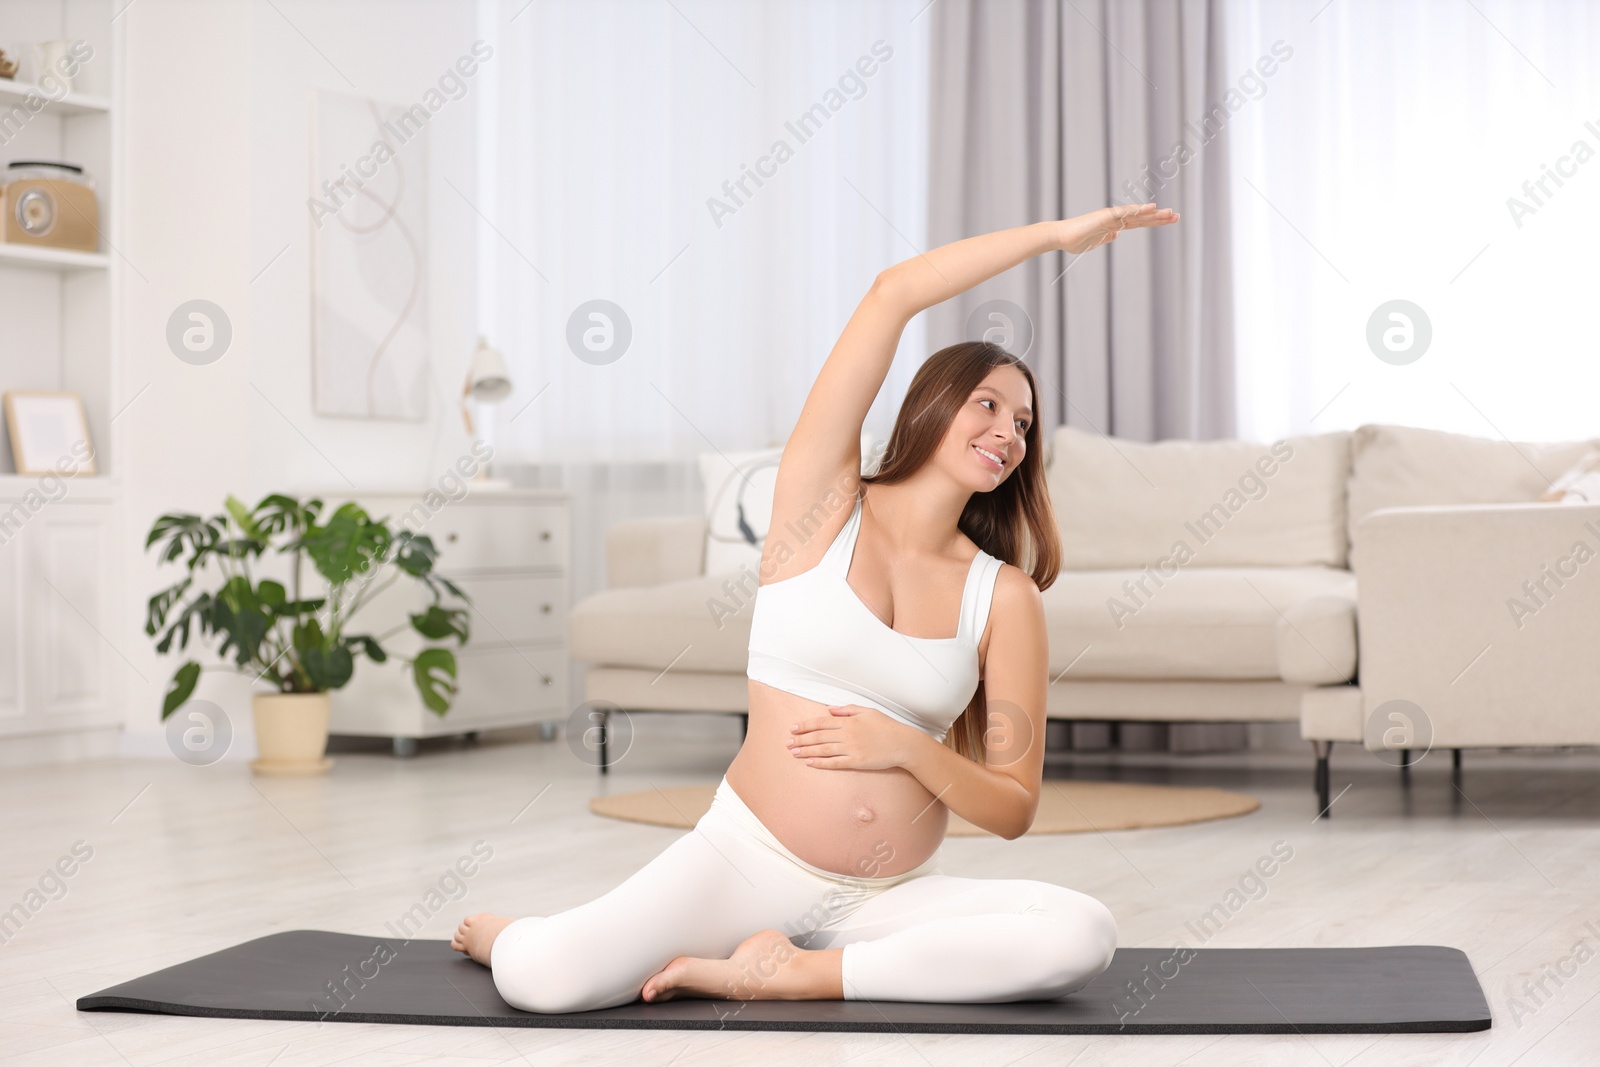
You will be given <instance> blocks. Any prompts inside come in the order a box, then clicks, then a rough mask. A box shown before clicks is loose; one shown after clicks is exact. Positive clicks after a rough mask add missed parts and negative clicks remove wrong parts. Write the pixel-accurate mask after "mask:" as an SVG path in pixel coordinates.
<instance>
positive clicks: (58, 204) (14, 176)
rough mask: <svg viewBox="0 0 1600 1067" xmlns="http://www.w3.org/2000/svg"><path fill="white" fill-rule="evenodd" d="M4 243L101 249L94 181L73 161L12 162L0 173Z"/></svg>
mask: <svg viewBox="0 0 1600 1067" xmlns="http://www.w3.org/2000/svg"><path fill="white" fill-rule="evenodd" d="M0 241H6V242H8V243H11V244H19V245H42V246H45V247H49V248H73V249H78V250H80V251H84V252H94V251H98V250H99V248H100V204H99V200H98V199H97V198H96V197H95V193H94V179H93V178H90V177H89V176H88V175H87V174H85V173H84V172H83V168H82V167H79V166H75V165H74V164H71V163H47V162H42V161H38V160H22V159H19V160H15V161H13V162H11V163H10V164H8V165H7V166H6V169H5V171H4V173H3V174H0Z"/></svg>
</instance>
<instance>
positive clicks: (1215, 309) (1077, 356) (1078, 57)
mask: <svg viewBox="0 0 1600 1067" xmlns="http://www.w3.org/2000/svg"><path fill="white" fill-rule="evenodd" d="M1221 6H1222V5H1221V2H1220V0H1110V2H1106V0H941V2H940V3H937V4H935V5H934V6H933V8H932V10H931V14H932V16H933V24H932V26H931V28H930V32H931V35H932V42H931V43H932V48H931V64H930V70H931V80H932V86H931V104H930V106H931V108H932V112H931V115H930V116H929V118H930V122H929V152H930V157H931V158H930V164H931V165H930V168H929V169H930V177H929V180H930V187H929V231H928V241H929V244H930V246H935V245H940V244H945V243H947V242H950V241H955V240H959V239H961V238H963V237H970V236H972V235H974V234H978V233H987V232H989V231H991V230H999V229H1005V228H1007V227H1011V226H1020V225H1024V224H1026V223H1030V222H1038V221H1040V220H1044V219H1058V218H1067V217H1070V216H1072V215H1079V214H1082V213H1084V212H1086V211H1091V210H1093V209H1095V208H1099V207H1105V206H1107V205H1111V204H1125V203H1146V202H1149V201H1155V202H1156V203H1157V204H1159V205H1160V206H1162V207H1171V208H1175V209H1177V210H1178V211H1179V212H1181V213H1182V215H1183V218H1182V220H1181V221H1180V222H1179V223H1178V224H1177V225H1175V226H1170V227H1164V228H1161V229H1155V230H1145V231H1138V232H1134V233H1128V234H1124V235H1123V236H1121V237H1119V238H1118V239H1117V241H1116V242H1115V243H1114V244H1111V245H1107V246H1105V247H1102V248H1098V249H1095V250H1093V251H1091V252H1089V253H1086V254H1085V255H1083V256H1081V257H1080V256H1071V255H1068V254H1067V253H1065V252H1054V253H1050V254H1049V255H1045V256H1040V257H1037V258H1035V259H1033V260H1030V261H1028V262H1026V263H1023V264H1021V265H1019V266H1018V267H1016V268H1014V269H1012V270H1010V271H1007V272H1006V273H1005V274H1003V275H1001V276H999V277H997V278H993V279H991V280H989V281H988V282H985V283H984V284H982V285H979V286H975V287H974V288H973V289H971V290H969V291H968V292H966V293H964V294H962V295H961V296H959V297H957V298H955V299H953V300H948V301H946V302H944V303H943V304H940V305H938V306H937V307H934V308H930V309H929V311H928V316H929V319H928V342H929V348H930V350H936V349H938V348H941V347H943V346H944V345H947V344H951V343H953V342H955V341H958V340H964V339H971V338H976V337H981V336H986V335H988V336H991V337H992V338H993V339H994V340H997V341H999V342H1000V343H1002V344H1004V345H1005V346H1006V347H1007V348H1009V349H1010V350H1011V351H1013V352H1016V353H1017V354H1018V355H1022V356H1023V357H1024V358H1025V359H1026V360H1027V362H1028V365H1029V366H1030V367H1031V368H1032V370H1033V372H1034V375H1035V377H1036V378H1037V379H1038V382H1039V391H1040V395H1039V396H1038V397H1036V398H1035V401H1034V408H1035V410H1036V412H1037V418H1038V419H1039V420H1040V422H1041V428H1042V429H1044V430H1045V432H1046V434H1047V435H1048V434H1049V433H1050V431H1051V430H1053V429H1054V427H1056V426H1059V425H1061V424H1062V423H1066V424H1067V425H1070V426H1074V427H1077V428H1079V429H1083V430H1088V431H1093V432H1099V433H1103V434H1110V435H1112V436H1116V437H1125V438H1132V439H1135V440H1141V441H1158V440H1164V439H1167V438H1189V439H1209V438H1219V437H1231V436H1233V435H1234V434H1235V433H1236V423H1235V417H1234V413H1235V408H1234V378H1233V367H1234V361H1233V313H1232V312H1233V305H1232V299H1233V293H1232V285H1231V276H1232V256H1231V252H1230V246H1229V218H1228V151H1227V136H1228V119H1229V117H1230V116H1231V115H1232V114H1233V110H1236V109H1237V108H1238V107H1240V106H1243V105H1244V102H1245V97H1244V96H1243V95H1242V94H1240V92H1239V91H1238V90H1237V89H1235V88H1233V83H1234V80H1235V79H1234V77H1233V75H1231V74H1230V73H1229V72H1228V71H1227V70H1225V69H1224V56H1223V35H1222V27H1221V24H1220V20H1221V17H1222V13H1221ZM1230 104H1231V105H1232V109H1230V106H1229V105H1230ZM1180 146H1181V147H1180ZM1069 736H1070V737H1071V738H1072V743H1073V744H1074V745H1075V747H1087V748H1102V747H1120V748H1123V749H1133V750H1148V749H1170V750H1171V751H1198V750H1215V749H1230V748H1241V747H1244V746H1245V744H1246V743H1247V737H1248V734H1247V731H1246V727H1245V726H1243V725H1234V724H1200V723H1187V724H1174V725H1172V726H1170V727H1169V726H1167V725H1164V724H1157V723H1124V724H1120V726H1118V727H1115V728H1111V727H1109V725H1106V726H1101V725H1096V724H1094V723H1074V724H1073V725H1072V729H1071V731H1070V735H1069Z"/></svg>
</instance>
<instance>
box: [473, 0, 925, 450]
mask: <svg viewBox="0 0 1600 1067" xmlns="http://www.w3.org/2000/svg"><path fill="white" fill-rule="evenodd" d="M925 4H926V0H878V2H874V3H870V4H862V3H858V2H854V0H822V2H819V0H767V2H764V3H760V4H751V3H746V2H737V0H671V2H667V0H650V2H644V0H587V2H582V3H579V2H576V0H570V2H550V0H538V2H534V3H529V2H528V0H483V2H482V3H480V8H479V11H480V24H481V27H482V29H481V31H480V32H481V33H482V35H483V36H484V37H485V38H486V39H487V40H488V41H490V43H491V44H492V45H493V47H494V48H495V54H494V56H493V58H492V59H491V60H490V61H488V62H487V63H486V64H485V67H484V73H485V74H486V75H487V76H488V77H487V86H486V87H487V90H488V91H486V92H484V93H483V94H482V95H481V96H480V101H479V106H480V111H479V116H480V121H481V123H482V126H481V130H480V143H481V145H482V149H481V163H482V167H481V173H482V174H483V176H484V177H483V179H482V181H481V182H480V185H479V187H478V188H477V189H476V190H461V191H460V192H461V193H462V194H463V195H466V196H471V197H472V198H473V200H474V207H475V208H476V209H477V210H478V212H479V214H480V220H481V232H480V248H481V251H480V256H479V270H480V272H481V275H482V278H483V289H482V292H483V297H482V301H483V304H482V307H481V308H480V317H481V320H482V321H483V322H485V323H486V324H487V326H488V332H489V334H490V339H491V341H492V342H493V343H495V344H497V345H498V346H499V347H500V348H501V350H502V351H503V352H504V353H505V356H506V358H507V361H508V363H509V364H510V368H511V372H512V375H513V377H514V379H515V384H516V395H515V396H513V397H512V398H511V399H510V400H509V401H507V402H506V403H504V404H502V405H500V406H499V408H498V409H497V410H496V411H495V413H494V422H495V425H494V427H493V442H494V446H495V449H496V454H497V456H498V457H499V458H500V459H501V460H502V461H507V460H509V461H512V462H514V463H515V462H521V463H528V464H559V465H563V466H566V465H575V464H585V465H587V464H629V463H666V464H668V465H672V466H684V465H687V464H691V463H692V462H693V460H694V457H695V455H696V454H697V453H700V452H705V451H710V450H713V449H716V450H722V451H732V450H735V449H742V448H751V447H759V446H763V445H767V444H773V443H778V442H781V441H782V440H784V439H785V438H786V437H787V435H788V433H789V431H790V430H791V429H792V428H793V425H794V421H795V419H796V417H797V416H798V415H799V412H800V407H801V404H802V403H803V402H804V399H805V396H806V392H807V390H808V389H809V387H810V385H811V383H812V381H813V380H814V379H815V377H816V373H817V371H818V370H819V369H820V368H821V366H822V362H823V360H824V359H825V358H826V357H827V354H828V352H829V350H830V349H831V348H832V346H833V343H834V341H835V340H836V339H837V337H838V334H839V332H840V330H842V329H843V327H844V324H845V322H846V321H847V320H848V319H849V316H850V313H851V312H852V311H853V310H854V308H855V306H856V303H857V302H858V301H859V300H860V298H861V297H862V295H863V294H865V292H866V290H867V288H868V286H869V285H870V284H871V282H872V279H873V276H874V275H875V274H876V273H877V272H878V271H880V270H882V269H883V268H884V267H887V266H889V265H890V264H891V263H894V262H897V261H899V260H902V259H905V258H907V257H909V256H912V255H915V254H916V253H917V252H919V251H922V250H925V248H926V245H925V236H924V235H925V233H926V222H925V216H926V213H927V208H926V185H927V182H926V168H927V162H926V160H927V152H926V137H927V131H926V107H927V104H926V101H927V94H926V81H927V78H928V72H927V69H926V55H927V45H926V39H927V32H926V31H927V25H928V21H929V20H928V19H927V18H926V16H919V12H920V11H921V9H922V8H923V7H924V5H925ZM867 70H870V73H863V72H864V71H867ZM808 112H809V124H805V123H803V122H802V116H806V115H807V114H808ZM780 142H781V144H782V146H783V147H780ZM741 181H742V188H740V185H741ZM712 202H719V203H720V204H721V205H722V208H721V209H719V210H720V211H722V212H723V213H722V214H721V215H720V217H719V216H718V211H717V210H714V208H713V203H712ZM594 300H605V301H609V302H611V303H612V304H614V305H616V307H618V308H620V309H621V312H622V315H624V316H626V320H627V323H628V326H629V328H631V333H632V337H631V341H630V342H629V344H628V347H627V349H626V351H625V352H623V354H622V355H621V356H620V357H619V358H615V359H614V360H613V359H609V358H608V357H605V356H600V355H595V354H592V353H588V352H587V350H585V351H586V356H587V358H580V356H579V355H578V354H575V353H574V350H573V348H572V347H571V345H570V344H569V340H568V337H569V328H570V327H571V319H572V317H573V314H574V312H575V311H576V310H578V309H579V308H580V307H581V306H583V305H585V304H586V303H587V302H589V301H594ZM602 316H604V317H602V318H590V317H586V316H585V317H583V321H582V322H581V323H580V324H579V326H578V327H576V328H577V329H579V331H580V332H582V331H583V330H586V329H587V330H592V331H596V332H595V333H593V334H592V336H593V337H594V338H596V339H598V340H600V341H604V337H603V334H604V332H605V331H606V330H609V329H614V330H616V331H618V333H617V334H614V335H613V337H615V336H618V335H620V330H621V328H622V326H621V319H620V317H619V316H617V315H616V314H614V313H612V314H609V315H607V314H606V313H605V312H604V310H603V309H602ZM923 345H924V341H923V330H922V325H921V322H920V319H919V320H918V321H914V322H913V323H912V324H911V326H910V327H908V329H907V330H906V332H905V334H904V336H903V339H902V346H901V358H900V360H899V361H898V362H897V364H896V366H895V368H894V371H893V373H892V374H891V376H890V378H889V381H888V382H887V383H886V384H885V387H884V389H883V392H882V393H881V394H880V397H879V400H878V404H877V406H876V407H875V408H874V409H873V412H872V416H871V417H870V419H869V429H874V430H875V431H876V432H878V433H884V432H886V431H887V429H888V427H889V425H890V422H891V419H892V416H893V412H894V410H895V408H896V407H897V406H898V403H899V399H900V397H901V396H902V395H903V394H904V390H905V386H906V384H907V383H908V382H909V380H910V376H911V374H912V372H913V371H914V370H915V369H916V366H917V365H918V364H919V363H920V362H921V360H922V358H923V357H925V356H926V355H927V353H926V352H924V351H923Z"/></svg>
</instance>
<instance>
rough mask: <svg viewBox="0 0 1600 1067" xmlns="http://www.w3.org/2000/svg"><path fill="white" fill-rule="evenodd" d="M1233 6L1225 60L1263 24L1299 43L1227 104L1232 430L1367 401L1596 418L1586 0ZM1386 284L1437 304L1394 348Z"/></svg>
mask: <svg viewBox="0 0 1600 1067" xmlns="http://www.w3.org/2000/svg"><path fill="white" fill-rule="evenodd" d="M1228 14H1229V17H1228V18H1227V19H1225V23H1226V25H1227V26H1228V33H1229V47H1228V51H1229V56H1230V59H1229V64H1230V67H1231V68H1232V69H1235V70H1237V71H1240V72H1241V73H1242V72H1244V71H1245V70H1246V69H1248V68H1249V67H1250V65H1251V64H1253V63H1254V62H1255V60H1256V59H1257V58H1258V57H1260V56H1262V55H1264V54H1269V53H1270V52H1271V50H1272V46H1273V43H1274V42H1275V41H1280V40H1281V41H1282V42H1284V44H1285V45H1287V46H1288V47H1289V48H1292V50H1293V55H1292V56H1291V57H1290V58H1288V59H1287V60H1284V61H1282V62H1281V63H1280V64H1279V67H1278V70H1277V71H1276V73H1275V74H1274V75H1273V76H1272V77H1271V78H1269V79H1266V80H1265V85H1266V88H1265V91H1264V92H1262V93H1260V94H1258V95H1257V96H1255V97H1254V98H1252V99H1250V100H1249V101H1248V102H1247V103H1246V104H1245V105H1244V106H1243V107H1242V108H1241V109H1240V111H1239V113H1238V114H1237V115H1235V116H1234V117H1233V119H1232V120H1231V122H1230V131H1231V132H1232V133H1233V135H1234V136H1233V139H1232V142H1231V144H1232V151H1233V153H1234V157H1233V164H1234V165H1233V175H1234V177H1233V193H1232V195H1233V217H1234V220H1235V226H1236V241H1237V245H1236V253H1235V259H1236V264H1237V272H1238V273H1237V275H1236V288H1235V302H1236V310H1237V322H1238V344H1239V360H1238V382H1239V386H1238V389H1239V405H1238V406H1239V420H1240V436H1242V437H1246V438H1251V439H1256V440H1272V439H1275V438H1277V437H1281V436H1285V435H1288V434H1292V433H1306V432H1323V431H1326V430H1331V429H1340V428H1350V427H1354V426H1357V425H1360V424H1361V423H1364V422H1391V423H1402V424H1407V425H1415V426H1428V427H1432V428H1436V429H1441V430H1448V431H1452V432H1457V433H1468V434H1473V435H1475V436H1482V437H1501V436H1504V437H1508V438H1510V439H1511V440H1514V441H1520V440H1531V441H1537V440H1557V439H1571V438H1578V437H1588V436H1593V435H1594V434H1595V433H1596V431H1597V428H1600V418H1597V415H1596V411H1597V404H1596V400H1597V398H1600V360H1597V359H1596V358H1595V354H1596V347H1597V346H1596V344H1595V333H1596V316H1595V310H1594V309H1595V306H1596V300H1595V285H1596V280H1597V273H1600V272H1597V269H1596V263H1597V258H1600V257H1597V251H1596V250H1597V248H1600V241H1597V238H1600V212H1596V211H1595V210H1594V205H1595V203H1596V200H1597V196H1596V194H1597V192H1600V4H1594V3H1587V2H1582V0H1570V2H1558V0H1520V2H1515V3H1513V2H1509V0H1470V2H1463V0H1407V2H1405V3H1394V2H1391V0H1333V2H1332V3H1327V2H1326V0H1303V2H1298V3H1283V2H1281V0H1235V2H1234V4H1233V6H1232V7H1231V8H1230V10H1229V12H1228ZM1552 175H1553V177H1552ZM1541 180H1542V182H1543V188H1542V189H1541ZM1525 183H1527V184H1526V185H1525ZM1530 191H1531V195H1530ZM1511 198H1516V199H1517V200H1518V201H1521V202H1522V203H1523V204H1524V205H1526V207H1527V208H1529V209H1531V210H1523V209H1521V208H1517V207H1516V205H1514V204H1511V205H1508V200H1510V199H1511ZM1514 209H1515V210H1514ZM1397 299H1398V300H1407V301H1410V302H1412V303H1414V304H1415V305H1417V306H1418V307H1420V308H1421V309H1422V310H1423V312H1424V314H1425V315H1426V316H1427V318H1428V320H1429V322H1430V324H1431V329H1432V339H1431V342H1430V343H1429V346H1428V348H1427V349H1426V351H1424V352H1423V354H1422V355H1421V356H1420V357H1419V358H1417V359H1416V360H1415V361H1414V362H1410V363H1403V364H1401V363H1395V362H1389V361H1386V360H1384V359H1379V358H1378V357H1377V356H1376V355H1375V354H1374V351H1373V349H1372V348H1371V347H1369V345H1368V342H1367V329H1368V322H1369V319H1370V317H1371V316H1372V315H1373V313H1374V311H1375V310H1376V309H1378V308H1379V306H1380V305H1382V304H1384V303H1386V302H1388V301H1391V300H1397ZM1412 318H1413V319H1415V318H1416V317H1415V316H1412ZM1386 321H1387V323H1388V325H1389V327H1391V328H1399V329H1402V330H1403V329H1404V328H1405V324H1404V323H1403V322H1401V321H1399V320H1386ZM1413 325H1414V326H1415V325H1420V323H1416V322H1414V323H1413ZM1395 341H1396V343H1403V342H1404V337H1403V336H1402V335H1396V337H1395ZM1413 351H1415V350H1413Z"/></svg>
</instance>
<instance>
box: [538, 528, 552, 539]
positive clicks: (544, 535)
mask: <svg viewBox="0 0 1600 1067" xmlns="http://www.w3.org/2000/svg"><path fill="white" fill-rule="evenodd" d="M539 540H541V541H548V540H550V531H549V530H540V531H539Z"/></svg>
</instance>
